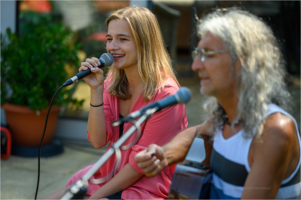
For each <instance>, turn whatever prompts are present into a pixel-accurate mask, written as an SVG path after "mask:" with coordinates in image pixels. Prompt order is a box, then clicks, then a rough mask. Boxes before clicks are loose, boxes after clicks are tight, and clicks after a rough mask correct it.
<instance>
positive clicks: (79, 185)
mask: <svg viewBox="0 0 301 200" xmlns="http://www.w3.org/2000/svg"><path fill="white" fill-rule="evenodd" d="M156 111H157V108H153V109H149V110H147V111H146V112H145V113H144V114H143V115H142V116H141V117H140V118H139V119H138V120H137V121H136V123H135V125H133V126H132V127H131V128H130V129H129V130H128V131H127V132H126V133H125V134H124V135H123V136H122V137H121V138H120V139H119V140H118V141H117V142H116V143H114V144H113V145H112V147H111V148H110V149H109V150H108V151H107V152H106V153H105V154H104V155H103V156H102V157H101V158H100V159H99V160H98V161H97V162H96V163H95V164H94V165H93V167H91V169H89V171H88V172H87V173H86V174H85V175H83V176H82V178H81V180H78V181H77V182H76V183H75V184H73V185H72V186H71V188H70V190H69V191H68V192H67V193H66V194H65V195H64V196H63V197H62V198H61V200H67V199H78V198H83V197H84V195H85V194H86V192H87V190H88V180H89V179H90V178H91V177H92V176H93V174H94V173H95V172H96V171H97V170H98V169H99V168H100V167H101V166H102V165H103V164H104V163H105V162H106V161H107V160H108V159H109V158H110V157H111V156H112V155H113V154H114V152H115V151H116V150H117V149H119V148H120V147H121V145H122V144H123V143H124V142H125V141H126V140H127V139H128V138H129V137H130V136H131V135H132V134H133V133H134V131H135V130H136V127H137V126H140V125H141V124H142V123H143V122H144V121H146V120H148V119H149V118H150V117H151V115H152V114H154V113H155V112H156Z"/></svg>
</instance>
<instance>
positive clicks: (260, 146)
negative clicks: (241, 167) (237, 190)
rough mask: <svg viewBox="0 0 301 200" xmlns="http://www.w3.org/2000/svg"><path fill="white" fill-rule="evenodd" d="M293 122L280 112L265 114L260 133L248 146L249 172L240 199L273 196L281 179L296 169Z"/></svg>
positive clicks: (297, 155) (297, 156)
mask: <svg viewBox="0 0 301 200" xmlns="http://www.w3.org/2000/svg"><path fill="white" fill-rule="evenodd" d="M298 148H299V145H298V138H297V134H296V129H295V124H294V122H293V121H292V120H291V119H290V118H288V117H287V116H284V115H282V114H280V113H276V114H273V115H271V116H269V117H268V119H267V121H266V123H265V125H264V130H263V134H262V136H261V137H260V138H258V139H256V138H255V139H254V141H253V142H252V145H251V148H250V159H249V161H250V160H251V162H250V166H251V171H250V173H249V175H248V177H247V180H246V183H245V185H244V191H243V194H242V199H250V198H251V199H257V198H260V199H273V198H275V197H276V195H277V192H278V190H279V187H280V185H281V182H282V180H284V179H285V178H287V177H289V175H291V174H292V173H293V171H294V170H295V168H296V166H297V163H298V160H299V158H300V155H299V153H298V152H299V149H298Z"/></svg>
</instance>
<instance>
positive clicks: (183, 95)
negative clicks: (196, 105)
mask: <svg viewBox="0 0 301 200" xmlns="http://www.w3.org/2000/svg"><path fill="white" fill-rule="evenodd" d="M177 95H178V98H179V99H178V103H181V104H183V103H188V101H190V99H191V96H192V94H191V92H190V90H189V89H188V88H187V87H180V89H179V90H178V91H177Z"/></svg>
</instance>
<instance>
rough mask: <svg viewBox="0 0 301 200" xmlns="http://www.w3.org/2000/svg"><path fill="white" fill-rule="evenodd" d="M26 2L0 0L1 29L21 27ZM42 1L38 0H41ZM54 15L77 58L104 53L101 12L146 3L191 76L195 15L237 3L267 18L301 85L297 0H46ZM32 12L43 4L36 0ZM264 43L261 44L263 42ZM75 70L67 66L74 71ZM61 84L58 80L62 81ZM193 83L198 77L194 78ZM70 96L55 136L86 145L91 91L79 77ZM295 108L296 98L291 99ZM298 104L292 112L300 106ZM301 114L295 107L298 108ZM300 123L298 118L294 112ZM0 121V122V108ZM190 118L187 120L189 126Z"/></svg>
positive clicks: (178, 65) (182, 74)
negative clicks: (70, 36)
mask: <svg viewBox="0 0 301 200" xmlns="http://www.w3.org/2000/svg"><path fill="white" fill-rule="evenodd" d="M24 2H26V3H27V5H28V2H30V1H1V33H4V32H5V30H6V28H7V27H11V29H12V31H16V32H17V33H18V32H20V31H22V30H20V27H21V25H22V21H21V20H20V13H21V12H22V10H26V9H28V8H27V7H26V4H25V3H24ZM41 2H42V1H41ZM49 3H50V5H51V7H52V9H51V15H52V17H53V19H54V20H57V21H61V22H63V24H64V25H65V26H66V27H68V28H69V29H70V31H72V32H73V33H74V35H75V36H74V42H75V43H81V45H82V46H81V49H80V51H79V52H78V56H79V58H80V60H84V59H85V58H86V57H92V56H95V57H100V55H101V54H103V53H105V52H106V50H105V41H106V39H105V34H106V27H105V25H104V21H105V19H106V17H107V16H108V15H109V14H110V13H111V12H113V11H115V10H117V9H118V8H122V7H124V6H129V5H139V6H142V7H147V8H149V9H150V10H152V11H153V12H154V14H155V15H156V16H157V18H158V21H159V24H160V27H161V31H162V33H163V37H164V41H165V43H166V47H167V49H168V52H169V53H170V55H171V58H172V60H173V67H174V69H175V70H176V72H177V74H178V77H179V78H180V79H181V78H183V79H185V78H188V79H190V80H191V81H193V77H195V76H194V74H193V73H192V71H191V63H192V59H191V56H190V55H191V51H192V49H193V48H194V47H195V46H196V45H197V41H198V38H197V36H196V29H195V27H196V17H201V16H202V15H204V14H205V13H208V12H209V11H210V10H212V9H213V8H216V7H229V6H239V7H243V8H244V9H246V10H248V11H250V12H252V13H254V14H256V15H258V16H259V17H261V18H262V19H263V20H264V21H265V22H266V23H267V24H269V25H270V26H271V27H272V29H273V31H274V33H275V34H276V36H277V38H278V40H279V42H280V44H281V48H282V51H283V54H284V57H285V61H286V63H287V65H286V66H287V72H288V73H289V74H290V77H293V78H292V79H289V80H288V83H290V82H292V81H296V80H297V84H299V86H300V82H298V80H300V1H196V0H182V1H181V0H177V1H171V0H153V1H142V0H140V1H97V0H95V1H92V0H91V1H49ZM35 5H36V6H37V12H38V11H39V9H47V8H45V7H43V6H42V4H40V6H39V1H35ZM263 45H264V44H263ZM76 72H77V71H76V70H73V71H69V73H70V75H74V74H75V73H76ZM62 84H63V83H62ZM196 84H198V83H196ZM72 89H73V91H74V92H73V94H72V95H73V96H74V97H78V98H80V99H85V102H84V104H83V107H82V108H81V109H77V108H73V107H72V106H70V105H66V106H64V108H63V109H62V111H61V113H60V115H59V121H58V124H57V128H56V133H55V136H56V137H58V138H60V139H62V140H63V141H64V142H67V143H73V144H83V145H89V142H88V141H87V138H86V127H87V117H88V112H89V107H90V106H89V103H90V91H89V87H88V86H87V85H86V84H85V82H84V81H83V80H81V81H79V82H78V83H77V85H76V86H75V87H74V88H72ZM296 102H297V104H299V110H300V93H299V99H297V100H296ZM299 110H297V111H296V112H299ZM299 115H300V113H299ZM297 120H298V122H299V125H300V118H297ZM1 122H5V115H4V114H3V111H2V117H1ZM192 125H194V124H192V123H190V126H192Z"/></svg>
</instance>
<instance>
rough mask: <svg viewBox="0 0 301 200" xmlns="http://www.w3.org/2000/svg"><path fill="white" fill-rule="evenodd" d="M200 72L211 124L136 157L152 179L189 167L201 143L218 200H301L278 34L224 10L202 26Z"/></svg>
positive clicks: (300, 151) (298, 150)
mask: <svg viewBox="0 0 301 200" xmlns="http://www.w3.org/2000/svg"><path fill="white" fill-rule="evenodd" d="M198 33H199V36H200V38H201V40H200V41H199V43H198V45H197V48H196V49H195V50H194V51H193V58H194V60H193V64H192V69H193V70H194V71H196V72H197V73H198V75H199V78H200V80H201V81H200V82H201V92H202V93H203V94H204V95H206V96H208V99H207V101H206V102H205V104H204V108H205V110H206V111H207V113H208V118H207V120H206V121H205V122H204V123H203V124H200V125H198V126H195V127H191V128H188V129H186V130H185V131H182V132H181V133H179V134H178V135H177V136H176V137H175V138H174V139H173V140H172V141H170V142H169V143H167V144H166V145H164V146H162V147H160V146H158V145H154V144H153V145H150V146H149V147H148V148H147V149H146V150H144V151H141V152H140V153H139V154H137V155H136V157H135V160H136V162H137V163H138V166H139V167H140V168H141V169H142V170H143V172H144V173H145V174H146V175H147V176H150V177H152V176H155V175H157V174H158V173H159V172H160V171H162V169H164V168H165V167H166V166H170V165H173V164H176V163H179V162H181V161H183V160H184V158H185V156H186V154H187V152H188V150H189V148H190V146H191V144H192V142H193V140H194V138H195V137H196V136H200V137H202V138H203V139H204V140H205V145H206V153H207V157H206V159H205V160H204V162H203V164H206V165H208V166H210V168H211V170H212V171H213V173H211V176H212V179H211V188H210V198H212V199H229V198H244V199H246V198H248V199H256V198H260V199H272V198H282V199H289V198H298V199H299V198H300V190H301V189H300V188H301V182H300V163H301V159H300V155H301V147H300V146H301V142H300V135H299V131H298V126H297V123H296V121H295V119H294V118H293V117H292V116H291V115H290V114H289V113H288V112H287V111H288V107H289V106H288V104H289V102H290V95H289V93H288V91H287V90H286V87H285V83H284V76H285V69H284V61H283V58H282V55H281V52H280V50H279V47H278V45H277V40H276V38H275V37H274V35H273V33H272V31H271V29H270V28H269V27H268V26H267V25H266V24H265V23H264V22H263V21H262V20H260V19H259V18H258V17H256V16H255V15H253V14H251V13H249V12H247V11H243V10H241V9H238V8H230V9H227V10H226V9H222V10H221V9H218V10H215V11H214V12H212V13H209V14H208V15H206V16H205V17H204V18H203V19H202V20H200V21H199V24H198Z"/></svg>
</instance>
